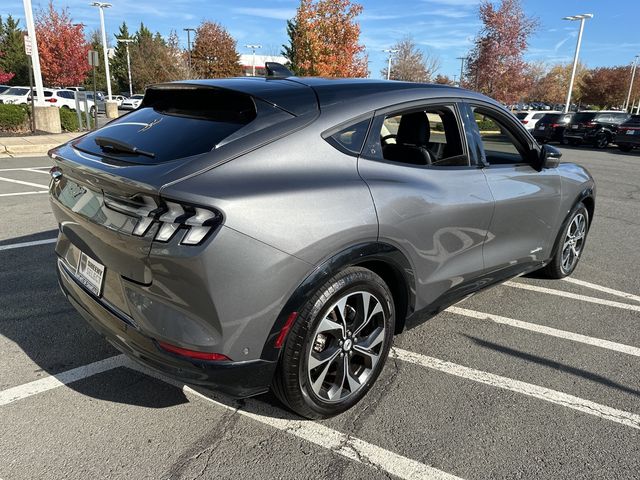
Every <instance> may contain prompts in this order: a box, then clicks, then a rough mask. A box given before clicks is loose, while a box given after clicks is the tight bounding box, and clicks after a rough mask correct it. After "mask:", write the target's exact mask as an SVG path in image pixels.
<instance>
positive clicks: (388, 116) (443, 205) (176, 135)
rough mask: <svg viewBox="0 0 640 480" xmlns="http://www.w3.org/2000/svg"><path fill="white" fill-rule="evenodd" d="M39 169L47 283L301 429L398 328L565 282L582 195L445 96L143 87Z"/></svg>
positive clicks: (542, 149)
mask: <svg viewBox="0 0 640 480" xmlns="http://www.w3.org/2000/svg"><path fill="white" fill-rule="evenodd" d="M480 125H481V126H482V128H480ZM50 155H51V157H52V159H53V161H54V167H53V168H52V169H51V176H52V181H51V184H50V195H51V204H52V208H53V212H54V215H55V218H56V219H57V222H58V226H59V233H58V241H57V244H56V253H57V270H58V275H59V282H60V286H61V288H62V291H63V292H64V294H65V295H66V296H67V298H68V299H69V301H70V302H71V303H72V304H73V306H74V307H75V308H76V309H77V310H78V311H79V312H80V313H81V314H82V316H83V317H84V318H85V319H86V320H87V321H88V322H89V323H90V324H91V325H92V326H93V327H95V328H96V329H97V330H98V331H99V332H100V333H102V335H104V336H105V337H106V339H107V340H108V341H109V342H111V343H112V344H113V345H115V346H116V348H118V349H119V350H121V351H123V352H125V353H126V354H127V355H129V356H130V357H131V358H133V359H134V360H136V361H138V362H141V363H143V364H145V365H147V366H149V367H151V368H153V369H156V370H158V371H160V372H163V373H164V374H166V375H168V376H171V377H174V378H177V379H178V380H179V381H182V382H186V383H191V384H197V385H202V386H206V387H214V388H217V389H220V390H223V391H224V392H227V393H229V394H231V395H234V396H239V397H246V396H251V395H257V394H260V393H263V392H265V391H267V390H268V389H269V388H272V389H273V391H274V392H275V394H276V395H277V396H278V397H279V398H280V399H281V400H282V401H283V402H284V403H285V404H286V405H288V406H289V407H290V408H291V409H293V410H294V411H296V412H298V413H299V414H300V415H303V416H306V417H309V418H323V417H328V416H331V415H336V414H338V413H341V412H343V411H345V410H347V409H348V408H350V407H352V406H353V405H355V404H356V403H357V402H358V401H359V400H360V399H361V398H363V396H364V395H365V394H366V393H367V391H369V389H370V388H371V386H372V385H373V383H374V382H375V380H376V378H377V377H378V375H379V374H380V371H381V370H382V368H383V365H384V363H385V360H386V358H387V355H388V353H389V350H390V347H391V343H392V340H393V335H394V334H397V333H399V332H402V331H403V329H404V328H405V325H409V324H415V323H416V322H418V321H424V320H425V319H426V318H428V317H429V316H432V315H434V314H436V313H437V312H440V311H441V310H442V309H443V308H445V307H446V306H448V305H451V304H453V303H454V302H456V301H458V300H460V299H461V298H464V297H467V296H468V295H470V294H472V293H473V292H476V291H478V290H481V289H483V288H486V287H489V286H492V285H496V284H498V283H499V282H502V281H504V280H506V279H509V278H512V277H514V276H516V275H520V274H523V273H526V272H532V271H535V270H540V271H541V273H542V274H544V275H546V276H548V277H550V278H562V277H565V276H567V275H570V274H571V273H572V272H573V270H574V269H575V267H576V265H577V263H578V261H579V258H580V256H581V254H582V252H583V250H584V246H585V241H586V236H587V232H588V229H589V225H590V223H591V220H592V218H593V212H594V202H595V185H594V181H593V179H592V177H591V176H590V175H589V173H588V172H587V171H586V170H585V169H584V168H583V167H581V166H578V165H575V164H571V163H560V162H559V158H560V155H561V154H560V152H559V151H558V150H557V149H555V148H553V147H551V146H549V145H543V146H539V145H538V143H537V142H536V141H535V140H534V139H533V137H532V136H531V135H530V134H529V133H528V132H527V131H526V129H525V128H524V126H522V125H521V124H520V123H519V122H518V120H517V119H516V118H514V117H513V115H511V113H509V111H507V110H506V109H505V108H503V107H502V106H501V105H500V104H498V103H497V102H495V101H494V100H492V99H490V98H487V97H485V96H483V95H480V94H478V93H474V92H470V91H467V90H462V89H458V88H454V87H449V86H444V85H426V84H416V83H408V82H388V81H384V80H365V79H328V80H327V79H319V78H295V77H284V76H280V77H273V78H257V77H250V78H246V77H243V78H235V79H218V80H194V81H188V82H176V83H168V84H161V85H155V86H151V87H149V88H148V89H147V90H146V93H145V96H144V99H143V101H142V104H141V105H140V107H139V108H138V109H136V110H133V111H132V112H131V113H128V114H127V115H124V116H122V117H120V118H118V119H115V120H113V121H111V122H110V123H109V124H108V125H107V126H105V127H103V128H101V129H98V130H96V131H93V132H90V133H88V134H86V135H84V136H82V137H79V138H77V139H75V140H72V141H71V142H69V143H67V144H65V145H62V146H60V147H58V148H55V149H53V150H52V151H51V152H50Z"/></svg>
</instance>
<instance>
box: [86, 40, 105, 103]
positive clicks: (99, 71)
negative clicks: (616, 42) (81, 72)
mask: <svg viewBox="0 0 640 480" xmlns="http://www.w3.org/2000/svg"><path fill="white" fill-rule="evenodd" d="M88 41H89V44H90V45H91V50H95V51H97V52H98V57H99V59H100V64H99V65H98V66H97V67H96V89H97V90H98V91H102V92H106V91H107V76H106V73H105V69H104V61H103V60H104V59H103V58H102V37H101V35H100V32H99V31H98V30H94V31H93V32H91V34H90V35H89V39H88ZM109 65H111V64H109ZM84 86H85V87H86V88H87V90H93V71H92V70H89V73H88V74H87V79H86V80H85V81H84Z"/></svg>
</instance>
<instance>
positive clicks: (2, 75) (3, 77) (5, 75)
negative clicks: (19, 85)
mask: <svg viewBox="0 0 640 480" xmlns="http://www.w3.org/2000/svg"><path fill="white" fill-rule="evenodd" d="M0 56H2V52H0ZM15 75H16V74H15V73H11V72H3V71H2V69H0V84H1V83H8V82H9V80H11V79H12V78H13V77H15Z"/></svg>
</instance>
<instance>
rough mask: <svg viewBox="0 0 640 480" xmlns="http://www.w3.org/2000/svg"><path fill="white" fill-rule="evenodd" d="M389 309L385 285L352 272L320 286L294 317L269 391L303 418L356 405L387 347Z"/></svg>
mask: <svg viewBox="0 0 640 480" xmlns="http://www.w3.org/2000/svg"><path fill="white" fill-rule="evenodd" d="M394 324H395V322H394V307H393V300H392V296H391V293H390V292H389V288H388V287H387V285H386V284H385V283H384V281H383V280H382V279H381V278H380V277H379V276H378V275H376V274H375V273H373V272H371V271H370V270H366V269H364V268H358V267H351V268H348V269H346V270H344V271H342V272H340V273H339V274H338V275H336V276H335V277H334V278H332V279H331V280H329V281H328V282H327V283H326V284H325V285H323V286H322V287H321V288H320V289H319V290H318V291H317V292H316V294H315V295H314V296H313V298H311V299H310V300H309V301H308V302H307V304H306V305H305V307H304V308H303V309H302V311H301V312H300V314H299V315H298V319H297V320H296V323H295V324H294V326H293V328H292V329H291V332H290V333H289V336H288V338H287V341H286V343H285V347H284V351H283V352H282V356H281V359H280V363H279V366H278V372H277V374H276V378H275V380H274V392H275V393H276V395H277V396H278V397H279V398H280V399H281V400H282V401H283V402H284V403H285V404H287V405H288V406H289V407H290V408H291V409H293V410H294V411H296V412H297V413H299V414H300V415H303V416H305V417H308V418H325V417H329V416H332V415H336V414H338V413H341V412H343V411H345V410H347V409H348V408H350V407H352V406H353V405H355V404H356V403H357V402H358V401H359V400H360V399H361V398H362V397H363V396H364V395H365V394H366V392H367V391H368V390H369V389H370V388H371V386H372V385H373V383H374V382H375V380H376V378H377V377H378V375H379V373H380V371H381V370H382V367H383V365H384V362H385V360H386V358H387V355H388V353H389V348H390V347H391V339H392V336H393V330H394Z"/></svg>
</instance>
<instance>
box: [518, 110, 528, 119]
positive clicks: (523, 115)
mask: <svg viewBox="0 0 640 480" xmlns="http://www.w3.org/2000/svg"><path fill="white" fill-rule="evenodd" d="M516 118H517V119H518V120H524V119H525V118H527V112H518V113H516Z"/></svg>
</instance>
